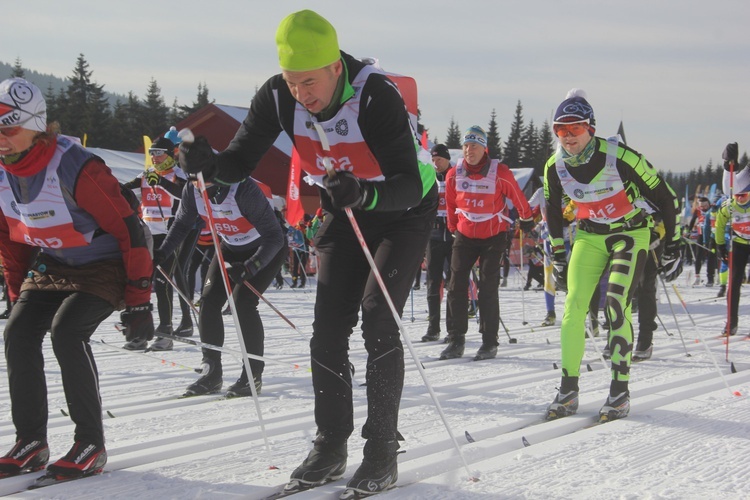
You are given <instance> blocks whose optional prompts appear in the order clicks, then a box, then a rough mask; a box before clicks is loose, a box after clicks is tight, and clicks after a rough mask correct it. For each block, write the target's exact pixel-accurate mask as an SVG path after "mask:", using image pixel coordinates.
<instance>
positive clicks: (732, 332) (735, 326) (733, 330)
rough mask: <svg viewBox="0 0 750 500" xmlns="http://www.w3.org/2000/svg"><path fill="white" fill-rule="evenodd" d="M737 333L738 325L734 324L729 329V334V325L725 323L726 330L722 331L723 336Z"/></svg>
mask: <svg viewBox="0 0 750 500" xmlns="http://www.w3.org/2000/svg"><path fill="white" fill-rule="evenodd" d="M732 335H737V325H734V326H733V327H732V328H730V329H729V334H728V335H727V325H726V324H725V325H724V330H723V331H722V332H721V336H722V337H727V336H732Z"/></svg>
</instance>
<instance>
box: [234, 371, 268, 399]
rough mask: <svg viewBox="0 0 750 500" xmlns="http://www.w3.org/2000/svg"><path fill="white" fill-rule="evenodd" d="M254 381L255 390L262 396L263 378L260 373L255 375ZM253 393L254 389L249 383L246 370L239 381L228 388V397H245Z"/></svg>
mask: <svg viewBox="0 0 750 500" xmlns="http://www.w3.org/2000/svg"><path fill="white" fill-rule="evenodd" d="M253 381H254V382H255V384H254V385H255V392H256V394H258V395H259V396H260V390H261V388H262V387H263V379H262V377H261V375H260V374H258V375H256V376H255V377H253ZM252 395H253V390H252V388H251V387H250V384H248V383H247V375H246V374H245V372H244V371H243V372H242V375H241V376H240V378H239V379H237V382H235V383H234V384H232V385H230V386H229V389H227V397H228V398H244V397H248V396H252Z"/></svg>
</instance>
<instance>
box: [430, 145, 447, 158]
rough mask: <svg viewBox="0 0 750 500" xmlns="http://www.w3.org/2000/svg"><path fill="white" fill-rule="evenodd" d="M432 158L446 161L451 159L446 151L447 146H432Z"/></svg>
mask: <svg viewBox="0 0 750 500" xmlns="http://www.w3.org/2000/svg"><path fill="white" fill-rule="evenodd" d="M430 153H431V154H432V156H440V157H441V158H445V159H446V160H450V159H451V153H450V151H448V146H446V145H445V144H435V145H434V146H432V151H430Z"/></svg>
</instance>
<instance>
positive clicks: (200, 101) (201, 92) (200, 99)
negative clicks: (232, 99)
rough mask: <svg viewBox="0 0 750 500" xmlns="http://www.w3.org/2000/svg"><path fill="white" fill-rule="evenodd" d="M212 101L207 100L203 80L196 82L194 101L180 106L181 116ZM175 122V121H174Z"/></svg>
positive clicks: (206, 91)
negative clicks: (196, 89) (196, 90)
mask: <svg viewBox="0 0 750 500" xmlns="http://www.w3.org/2000/svg"><path fill="white" fill-rule="evenodd" d="M255 91H256V92H257V91H258V89H257V88H256V89H255ZM213 102H214V101H213V100H211V101H209V100H208V86H207V85H206V83H205V82H203V83H199V84H198V95H197V97H196V100H195V102H193V104H192V105H190V106H180V110H181V111H182V113H183V118H185V117H186V116H188V115H189V114H191V113H195V112H196V111H198V110H199V109H201V108H202V107H204V106H207V105H209V104H212V103H213ZM178 121H179V120H178ZM174 123H177V122H174Z"/></svg>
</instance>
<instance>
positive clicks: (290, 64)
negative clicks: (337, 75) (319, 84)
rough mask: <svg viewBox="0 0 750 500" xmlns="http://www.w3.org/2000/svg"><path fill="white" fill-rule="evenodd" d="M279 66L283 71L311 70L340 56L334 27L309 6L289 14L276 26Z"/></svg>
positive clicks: (321, 66) (331, 62)
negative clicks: (308, 8)
mask: <svg viewBox="0 0 750 500" xmlns="http://www.w3.org/2000/svg"><path fill="white" fill-rule="evenodd" d="M276 48H277V50H278V52H279V66H281V69H283V70H286V71H312V70H316V69H320V68H324V67H326V66H328V65H329V64H333V63H334V62H336V61H338V60H339V58H340V57H341V54H340V53H339V42H338V39H337V37H336V30H335V29H334V28H333V26H332V25H331V23H329V22H328V21H326V20H325V19H324V18H323V17H321V16H320V15H319V14H317V13H315V12H313V11H311V10H301V11H299V12H295V13H294V14H289V15H288V16H287V17H285V18H284V19H283V20H282V21H281V23H280V24H279V28H278V29H277V30H276Z"/></svg>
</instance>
